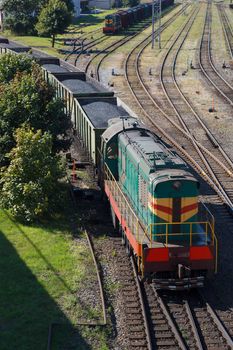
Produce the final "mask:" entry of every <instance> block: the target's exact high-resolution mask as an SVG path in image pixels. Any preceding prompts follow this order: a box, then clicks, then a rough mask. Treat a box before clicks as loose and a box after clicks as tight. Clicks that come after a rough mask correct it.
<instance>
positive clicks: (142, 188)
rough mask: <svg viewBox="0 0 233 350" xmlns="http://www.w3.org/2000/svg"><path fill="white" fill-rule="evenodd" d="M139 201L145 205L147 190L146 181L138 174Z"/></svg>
mask: <svg viewBox="0 0 233 350" xmlns="http://www.w3.org/2000/svg"><path fill="white" fill-rule="evenodd" d="M138 187H139V201H140V202H141V205H142V206H143V207H147V201H148V191H147V183H146V181H145V180H144V179H143V177H142V176H141V175H138Z"/></svg>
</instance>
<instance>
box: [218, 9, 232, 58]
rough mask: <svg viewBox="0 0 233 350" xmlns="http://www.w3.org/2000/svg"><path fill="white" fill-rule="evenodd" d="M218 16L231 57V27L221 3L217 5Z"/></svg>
mask: <svg viewBox="0 0 233 350" xmlns="http://www.w3.org/2000/svg"><path fill="white" fill-rule="evenodd" d="M217 9H218V12H219V16H220V19H221V22H222V28H223V31H224V35H225V40H226V44H227V49H228V53H229V56H230V57H231V59H232V58H233V29H232V27H231V24H230V22H229V19H228V17H227V14H226V11H225V8H224V7H223V6H221V5H217Z"/></svg>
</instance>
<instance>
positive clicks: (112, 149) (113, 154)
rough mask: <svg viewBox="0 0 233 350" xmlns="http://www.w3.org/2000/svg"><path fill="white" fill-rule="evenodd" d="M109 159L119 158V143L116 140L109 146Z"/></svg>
mask: <svg viewBox="0 0 233 350" xmlns="http://www.w3.org/2000/svg"><path fill="white" fill-rule="evenodd" d="M107 157H108V159H117V145H116V143H115V142H113V143H111V144H110V145H109V146H108V148H107Z"/></svg>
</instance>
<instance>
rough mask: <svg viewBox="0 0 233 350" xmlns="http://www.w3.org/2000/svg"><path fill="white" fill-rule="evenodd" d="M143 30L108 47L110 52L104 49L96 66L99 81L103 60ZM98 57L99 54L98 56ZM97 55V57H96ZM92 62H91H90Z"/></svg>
mask: <svg viewBox="0 0 233 350" xmlns="http://www.w3.org/2000/svg"><path fill="white" fill-rule="evenodd" d="M188 7H189V5H185V6H184V8H181V9H180V10H179V11H178V12H177V14H175V15H174V16H173V19H169V20H168V21H167V22H166V23H167V24H168V25H169V24H171V23H172V21H173V20H175V19H176V18H177V16H179V15H180V14H181V13H183V12H184V11H185V10H186V9H187V8H188ZM150 24H151V22H149V24H148V25H146V26H145V27H144V29H146V28H147V27H149V26H150ZM140 34H141V32H139V33H135V34H133V35H131V37H126V38H125V40H124V39H123V40H122V41H119V42H117V43H116V45H111V46H109V47H108V48H107V49H108V52H106V53H104V51H103V52H102V53H104V54H103V55H102V56H101V57H100V59H99V61H98V62H97V64H96V66H95V77H96V79H97V80H98V81H100V67H101V64H102V63H103V61H104V60H105V59H106V58H107V57H108V56H109V55H110V54H112V53H113V52H114V51H116V49H118V48H119V47H121V46H123V45H124V44H126V43H127V42H129V41H130V40H132V39H133V38H135V37H136V36H138V35H140ZM150 37H151V34H149V35H148V36H147V37H146V39H145V40H148V39H149V38H150ZM96 57H97V56H96ZM96 57H95V58H96ZM90 63H91V62H90ZM88 68H89V67H86V73H87V70H88Z"/></svg>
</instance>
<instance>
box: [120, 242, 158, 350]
mask: <svg viewBox="0 0 233 350" xmlns="http://www.w3.org/2000/svg"><path fill="white" fill-rule="evenodd" d="M114 247H115V248H116V251H117V257H116V259H117V266H118V274H119V276H118V282H119V284H120V286H121V287H120V288H121V296H122V303H123V304H124V313H125V318H126V320H127V321H126V322H127V333H128V334H126V335H125V336H126V337H127V338H128V345H127V349H128V350H135V349H136V350H137V349H138V350H153V348H152V344H151V338H150V336H151V335H150V329H149V324H148V319H147V314H146V309H145V304H144V296H143V290H142V286H141V284H140V282H139V280H138V277H137V270H136V264H135V262H134V259H133V258H132V256H131V257H130V258H129V256H128V255H127V254H126V252H125V249H124V247H123V246H122V240H121V238H114Z"/></svg>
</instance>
